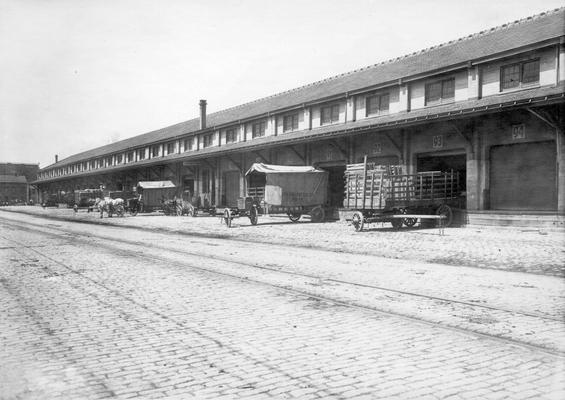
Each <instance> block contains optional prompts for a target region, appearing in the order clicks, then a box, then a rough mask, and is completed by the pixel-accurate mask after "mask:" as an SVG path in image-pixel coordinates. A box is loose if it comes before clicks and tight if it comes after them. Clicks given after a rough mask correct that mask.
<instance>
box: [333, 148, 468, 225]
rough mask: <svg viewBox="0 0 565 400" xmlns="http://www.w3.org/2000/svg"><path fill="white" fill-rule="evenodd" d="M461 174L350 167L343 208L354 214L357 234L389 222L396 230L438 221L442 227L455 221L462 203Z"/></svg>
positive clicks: (371, 165)
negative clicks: (458, 207)
mask: <svg viewBox="0 0 565 400" xmlns="http://www.w3.org/2000/svg"><path fill="white" fill-rule="evenodd" d="M459 200H460V186H459V174H458V173H457V172H454V171H449V172H445V171H429V172H418V173H415V174H405V173H404V171H403V167H402V166H383V165H374V164H371V163H367V160H366V158H365V160H364V162H363V163H360V164H349V165H347V167H346V171H345V199H344V208H345V209H346V210H350V211H353V214H352V217H351V222H352V225H353V227H354V228H355V230H356V231H361V230H363V227H364V225H365V224H367V223H377V222H390V223H391V224H392V226H393V227H394V228H397V229H399V228H401V227H402V225H406V226H414V225H415V224H416V223H417V221H418V220H425V219H429V220H436V221H437V222H438V224H439V226H440V228H443V227H446V226H449V225H450V224H451V222H452V220H453V211H452V207H453V206H455V205H458V204H459Z"/></svg>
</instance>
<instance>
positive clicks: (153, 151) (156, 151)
mask: <svg viewBox="0 0 565 400" xmlns="http://www.w3.org/2000/svg"><path fill="white" fill-rule="evenodd" d="M151 157H159V146H153V147H151Z"/></svg>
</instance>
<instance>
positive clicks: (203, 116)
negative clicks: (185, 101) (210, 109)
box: [200, 100, 206, 129]
mask: <svg viewBox="0 0 565 400" xmlns="http://www.w3.org/2000/svg"><path fill="white" fill-rule="evenodd" d="M200 129H206V100H200Z"/></svg>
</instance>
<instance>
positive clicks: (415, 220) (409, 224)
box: [402, 208, 418, 227]
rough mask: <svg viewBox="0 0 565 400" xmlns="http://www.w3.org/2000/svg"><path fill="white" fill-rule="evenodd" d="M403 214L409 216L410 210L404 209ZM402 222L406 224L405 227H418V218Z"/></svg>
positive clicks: (406, 219) (405, 219)
mask: <svg viewBox="0 0 565 400" xmlns="http://www.w3.org/2000/svg"><path fill="white" fill-rule="evenodd" d="M402 214H408V210H407V209H406V208H403V209H402ZM402 222H403V223H404V225H406V226H408V227H412V226H414V225H416V222H418V218H404V219H403V220H402Z"/></svg>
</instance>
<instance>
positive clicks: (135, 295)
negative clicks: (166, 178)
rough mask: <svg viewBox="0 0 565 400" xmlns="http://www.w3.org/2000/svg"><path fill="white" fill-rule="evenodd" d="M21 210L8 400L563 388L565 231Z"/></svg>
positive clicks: (557, 392)
mask: <svg viewBox="0 0 565 400" xmlns="http://www.w3.org/2000/svg"><path fill="white" fill-rule="evenodd" d="M21 210H22V211H25V213H27V214H35V216H33V215H26V214H23V213H21V212H18V213H6V212H1V213H0V226H1V227H2V228H1V234H0V251H1V253H0V254H1V255H0V257H1V260H2V263H1V265H2V266H1V267H0V283H1V285H0V300H1V301H0V304H1V305H0V307H1V311H0V314H1V315H2V319H1V320H0V332H1V334H0V338H1V341H2V347H1V348H0V358H1V359H2V360H3V361H2V363H1V364H0V398H2V399H45V398H49V399H51V398H54V399H82V398H91V399H98V398H110V397H111V398H124V399H125V398H178V399H181V398H191V397H192V398H210V399H214V398H220V397H224V398H257V399H262V398H280V399H291V398H296V399H373V398H375V399H376V398H383V399H389V398H400V399H423V398H430V399H435V398H438V399H444V398H454V399H459V398H462V399H497V398H511V399H522V398H532V399H539V398H548V399H549V398H551V399H553V398H554V399H560V398H563V397H564V396H565V378H564V376H565V374H564V372H565V371H564V369H565V341H564V339H565V327H564V323H563V317H564V315H565V301H564V300H565V285H564V282H563V279H562V274H563V262H562V258H563V254H564V245H563V233H561V232H541V233H540V232H539V231H526V232H524V231H513V230H488V229H486V230H477V229H475V228H466V229H447V230H446V232H445V235H444V236H440V235H439V234H438V231H437V230H436V229H425V230H407V231H400V232H394V231H391V230H387V229H385V230H373V231H369V232H367V233H365V232H364V233H361V234H359V233H357V234H356V233H354V232H352V230H351V229H350V227H348V226H346V225H345V224H340V223H328V224H308V223H299V224H286V223H280V222H281V220H280V219H278V220H277V219H264V220H263V221H261V223H263V224H262V225H259V226H256V227H251V226H250V225H249V224H248V221H247V220H244V219H241V220H238V221H234V222H235V224H234V228H232V229H229V230H228V229H227V228H226V227H225V226H221V225H220V224H219V222H218V221H217V220H216V219H213V218H179V217H176V218H175V217H163V216H139V217H135V218H132V217H127V218H121V219H117V218H113V219H111V220H107V219H104V220H102V221H100V220H99V219H98V218H97V216H96V215H92V214H86V213H78V214H77V215H73V214H72V213H69V212H68V211H69V210H42V209H40V208H32V207H28V208H25V209H24V208H22V209H21ZM18 211H20V210H18ZM45 217H48V219H46V218H45ZM76 222H85V223H76ZM267 222H270V224H267ZM332 241H334V242H332ZM276 243H279V244H276ZM297 243H299V244H300V246H297V245H296V244H297ZM395 248H396V249H398V251H396V252H395V251H393V249H395ZM330 250H333V251H330Z"/></svg>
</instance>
